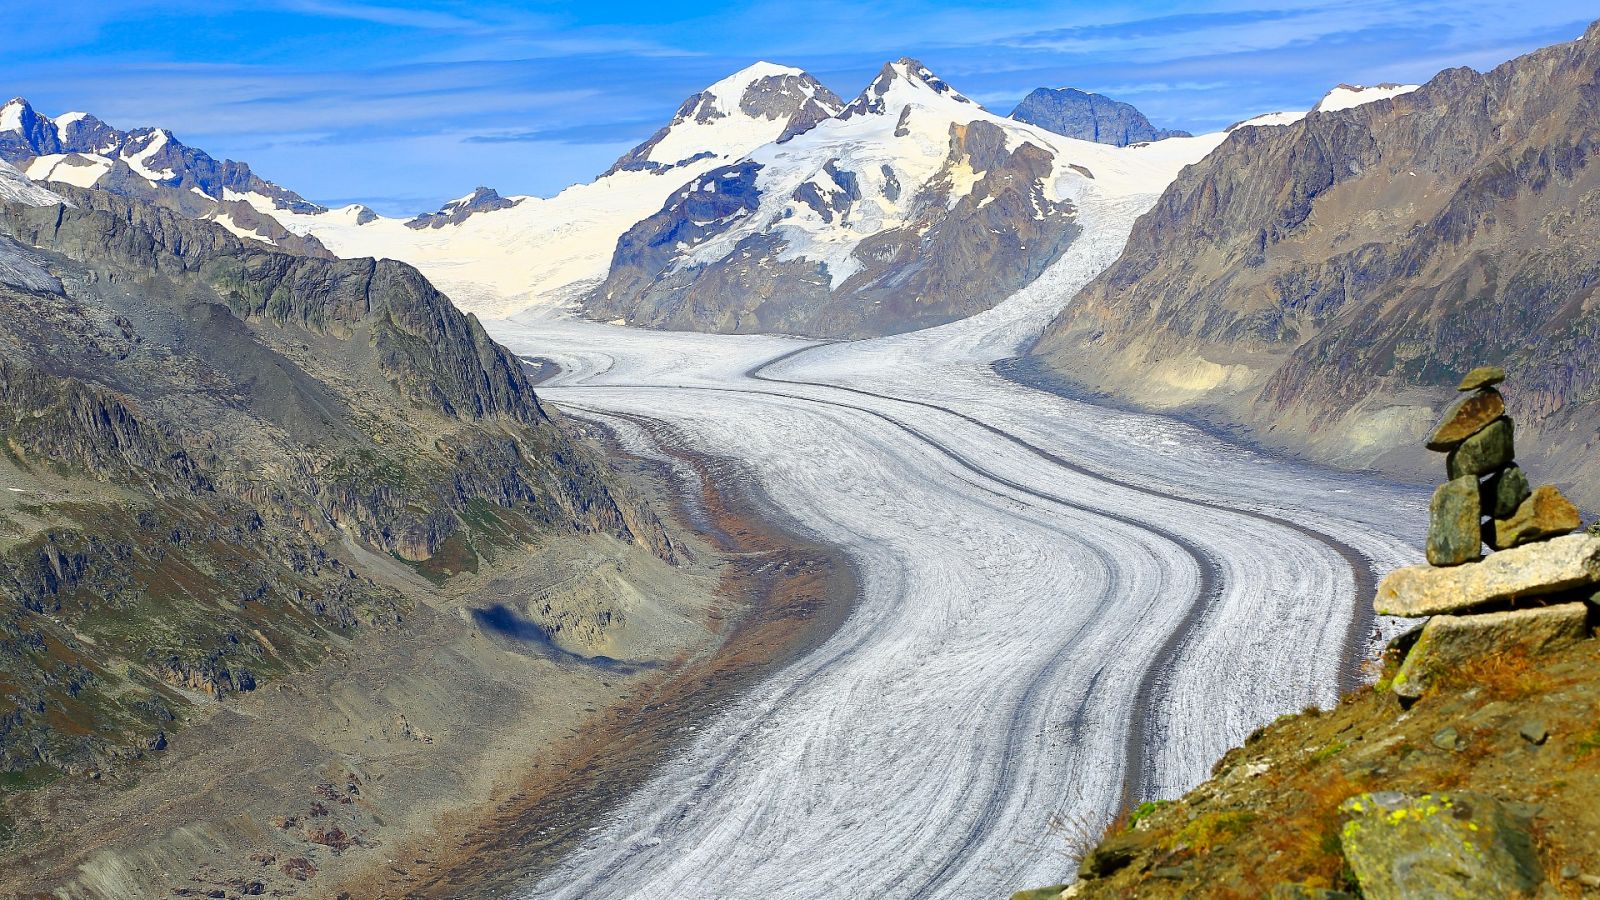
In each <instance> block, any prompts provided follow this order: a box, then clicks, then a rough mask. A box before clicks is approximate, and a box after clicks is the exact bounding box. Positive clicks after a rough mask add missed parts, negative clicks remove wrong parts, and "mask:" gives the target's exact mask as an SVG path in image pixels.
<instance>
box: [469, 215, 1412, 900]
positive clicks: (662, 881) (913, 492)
mask: <svg viewBox="0 0 1600 900" xmlns="http://www.w3.org/2000/svg"><path fill="white" fill-rule="evenodd" d="M1071 199H1072V200H1073V202H1074V204H1075V206H1076V208H1077V209H1078V211H1079V216H1080V217H1081V220H1082V221H1083V222H1084V225H1085V237H1084V239H1082V240H1079V241H1076V242H1075V243H1074V244H1073V245H1072V247H1071V248H1069V249H1068V250H1067V251H1066V253H1065V254H1064V255H1063V256H1062V258H1061V259H1060V260H1059V261H1058V262H1056V263H1055V264H1054V265H1053V266H1051V267H1050V268H1049V270H1048V271H1046V273H1045V274H1044V276H1043V277H1041V278H1040V279H1039V280H1038V281H1037V282H1035V283H1034V284H1033V285H1032V286H1030V287H1029V288H1027V289H1024V290H1022V291H1019V292H1018V293H1016V294H1015V295H1013V296H1012V297H1011V298H1009V299H1008V300H1006V301H1005V302H1004V303H1002V304H1000V305H999V306H997V307H996V308H995V309H993V310H991V311H989V312H987V313H984V314H982V315H979V316H976V317H973V318H970V319H967V320H964V321H961V322H957V323H953V324H950V325H946V326H942V327H939V328H934V329H928V330H924V331H919V332H913V333H910V334H904V335H898V336H893V337H888V338H881V339H877V340H871V341H859V342H854V343H836V344H818V343H812V342H804V341H795V340H789V339H781V338H774V337H762V336H717V335H700V334H687V333H664V332H650V331H640V330H634V329H624V328H615V327H608V326H602V325H596V324H592V323H586V322H580V321H574V320H571V319H563V318H552V317H549V316H540V317H533V318H528V319H524V320H521V321H518V322H502V323H498V324H496V325H494V326H493V330H494V331H495V332H496V336H497V337H498V338H499V339H500V340H502V341H504V342H506V343H507V344H509V345H510V346H511V347H513V349H515V350H516V351H518V352H519V353H526V354H532V355H538V356H543V357H547V358H550V359H554V360H556V361H558V362H559V363H560V364H561V366H562V368H563V374H562V376H561V378H560V379H559V380H558V381H556V382H554V383H552V384H549V385H547V386H546V387H544V388H542V389H541V391H542V395H543V396H544V397H546V398H548V399H549V400H550V401H552V402H554V403H556V404H557V405H559V406H561V407H562V408H563V409H564V410H566V411H567V412H568V413H570V414H572V415H577V416H583V417H588V418H593V419H595V420H598V421H602V422H607V423H609V424H611V425H612V426H614V427H616V428H617V429H618V430H619V431H620V432H621V434H622V435H623V436H624V438H625V439H626V440H627V441H628V442H629V443H630V444H631V445H632V446H634V447H635V449H637V450H639V451H640V452H644V453H648V452H650V448H651V446H652V445H653V443H654V442H659V441H666V440H672V441H681V442H685V443H687V444H688V445H690V446H691V447H693V448H694V449H697V450H699V451H701V452H705V453H710V454H714V455H719V456H725V457H731V458H732V459H733V460H734V461H735V462H736V464H737V466H736V468H737V470H738V471H742V472H748V473H749V474H750V477H752V478H755V479H756V480H758V481H759V482H760V485H761V487H762V491H763V493H764V494H765V495H766V496H767V497H768V498H770V502H771V503H772V505H773V506H774V508H775V512H776V514H780V515H784V516H786V517H788V518H790V519H792V520H793V521H794V522H796V523H797V524H799V525H800V526H801V527H803V528H805V529H807V530H809V531H811V532H813V533H815V534H816V535H817V536H818V537H820V538H821V539H823V540H826V541H828V542H831V543H833V544H836V545H838V546H840V547H842V548H844V550H845V551H847V552H848V553H849V555H850V557H851V558H852V559H853V561H854V562H855V564H856V565H857V566H858V568H859V571H860V596H859V598H858V601H857V604H856V606H855V609H854V611H853V613H852V614H851V616H850V617H849V618H848V620H847V621H846V622H845V623H844V624H843V626H842V627H841V628H840V630H839V631H838V632H837V633H836V634H835V635H834V636H833V637H832V638H831V639H830V640H828V641H827V642H826V643H825V644H824V645H823V646H821V647H819V648H817V649H816V650H815V651H813V652H812V653H810V654H809V655H807V656H805V657H803V658H802V659H800V660H798V661H797V662H795V663H794V664H792V665H791V666H790V667H788V668H787V669H785V670H784V671H782V672H781V673H779V674H778V675H777V676H775V677H773V678H772V679H770V680H769V681H767V682H766V683H764V684H762V685H760V686H759V687H757V688H756V689H753V690H751V691H750V692H749V693H748V694H747V695H746V696H744V697H743V698H742V699H741V700H739V701H738V702H737V703H735V704H733V705H731V706H730V707H729V708H728V709H726V710H725V711H723V712H722V713H721V714H720V715H718V716H717V717H715V718H714V719H713V720H712V721H711V722H709V723H708V724H707V725H706V726H705V727H704V728H703V729H702V730H701V731H700V732H699V734H698V735H697V737H696V738H695V739H694V740H693V741H691V742H690V744H689V745H688V746H687V747H686V748H685V749H684V750H683V751H682V752H681V753H679V754H678V755H677V756H676V757H675V758H674V759H672V760H670V761H669V762H668V763H666V764H665V765H664V767H663V768H662V770H661V771H660V773H659V775H657V776H656V777H655V778H654V779H653V780H652V781H651V782H649V783H648V784H647V785H646V786H645V787H643V788H642V789H641V790H640V791H638V793H637V794H636V795H635V796H633V797H632V798H631V799H630V800H628V801H627V802H625V803H624V804H623V805H622V806H621V808H619V809H617V810H616V811H615V812H614V814H613V815H612V816H611V818H610V819H609V821H608V822H607V823H606V825H605V826H604V827H603V828H601V829H599V830H597V831H596V832H594V834H593V836H592V838H591V839H589V840H588V841H587V842H586V843H585V844H584V845H583V846H582V847H581V848H580V849H579V850H578V851H576V852H575V853H574V854H573V855H572V856H571V857H570V858H568V859H567V860H566V862H565V863H564V864H563V865H561V866H560V867H559V868H558V869H557V870H556V871H554V872H551V873H549V875H548V876H547V877H545V878H543V879H542V880H540V881H538V882H537V883H532V884H529V885H527V886H526V887H525V888H524V889H523V892H522V894H523V895H524V896H528V897H559V898H579V897H582V898H612V897H641V898H643V897H650V898H659V897H672V898H726V897H763V898H796V900H799V898H805V900H815V898H834V897H837V898H854V897H887V898H900V897H903V898H913V897H916V898H922V897H952V898H956V897H976V896H1004V895H1005V894H1006V893H1007V892H1008V891H1009V890H1011V889H1013V888H1015V887H1016V886H1018V885H1022V884H1029V883H1047V882H1050V881H1054V880H1059V879H1060V878H1061V877H1062V876H1063V875H1064V874H1065V873H1067V872H1069V871H1070V870H1071V867H1072V863H1071V860H1070V857H1069V852H1068V847H1069V843H1068V841H1069V839H1070V838H1071V837H1072V836H1073V834H1074V832H1075V831H1076V832H1083V833H1098V829H1099V827H1100V826H1101V825H1102V824H1103V822H1104V821H1105V820H1106V818H1107V817H1108V816H1109V815H1110V814H1111V813H1112V812H1113V811H1114V810H1115V809H1116V808H1118V806H1119V805H1121V804H1122V803H1124V802H1126V801H1128V800H1130V799H1138V798H1141V797H1147V796H1158V795H1171V794H1172V793H1174V792H1176V791H1178V790H1181V789H1182V788H1183V787H1185V786H1187V785H1190V784H1193V783H1194V782H1196V781H1198V780H1199V779H1200V778H1202V777H1203V776H1204V774H1205V772H1206V771H1207V769H1208V767H1209V765H1210V763H1211V761H1212V760H1213V759H1214V758H1215V757H1216V756H1217V755H1218V754H1219V753H1220V752H1221V751H1222V750H1223V748H1225V747H1227V746H1229V745H1231V744H1232V743H1233V742H1236V741H1237V740H1238V739H1240V738H1242V737H1243V736H1244V735H1245V734H1246V733H1247V732H1248V731H1249V730H1250V729H1251V728H1252V727H1254V726H1255V725H1257V724H1259V723H1262V722H1265V721H1268V720H1270V719H1271V718H1273V717H1274V716H1276V715H1277V714H1279V713H1282V712H1286V711H1289V710H1294V709H1299V708H1301V707H1303V706H1304V705H1306V704H1307V703H1310V702H1323V703H1326V702H1329V701H1331V700H1332V699H1333V697H1334V696H1335V692H1336V690H1337V688H1338V686H1339V685H1340V684H1341V683H1342V682H1348V680H1349V678H1350V673H1351V670H1350V666H1351V664H1352V661H1353V660H1354V659H1355V658H1356V657H1359V656H1361V655H1362V654H1363V653H1365V652H1366V651H1367V649H1368V645H1369V642H1370V640H1371V639H1372V638H1373V635H1374V631H1373V628H1374V626H1373V623H1372V622H1370V621H1369V620H1367V619H1365V618H1363V617H1362V616H1361V615H1360V610H1361V608H1362V607H1363V605H1364V602H1365V599H1366V598H1365V597H1359V598H1358V596H1357V594H1358V592H1360V591H1362V590H1364V588H1365V586H1366V585H1368V584H1370V582H1371V579H1372V577H1373V573H1374V571H1379V572H1381V571H1383V570H1385V569H1387V568H1389V567H1391V566H1393V565H1395V564H1397V563H1398V561H1399V560H1401V559H1402V558H1403V557H1404V556H1406V555H1407V554H1408V552H1409V551H1408V549H1407V546H1408V542H1411V541H1414V540H1415V539H1416V537H1417V535H1416V531H1417V528H1418V525H1419V523H1418V522H1416V521H1412V520H1411V519H1410V518H1407V516H1406V515H1405V514H1397V512H1396V510H1398V509H1413V508H1418V506H1419V504H1418V503H1417V498H1416V497H1415V496H1413V495H1412V494H1411V493H1410V492H1409V491H1408V490H1406V489H1400V488H1392V487H1387V486H1383V485H1373V484H1370V483H1366V482H1363V481H1361V480H1360V479H1358V478H1356V477H1353V476H1342V475H1333V474H1328V473H1323V472H1319V471H1315V470H1311V469H1307V468H1302V467H1297V466H1294V465H1290V464H1287V463H1283V462H1279V461H1276V460H1274V459H1271V458H1268V457H1265V456H1262V455H1259V454H1256V453H1253V452H1249V451H1245V450H1240V449H1237V448H1234V447H1230V446H1228V445H1225V444H1221V443H1219V442H1217V441H1215V440H1212V439H1210V438H1208V437H1206V436H1205V435H1203V434H1202V433H1200V432H1198V431H1196V430H1194V429H1192V428H1189V427H1186V426H1183V425H1180V424H1177V423H1174V422H1172V421H1168V420H1164V419H1160V418H1156V417H1149V416H1141V415H1133V414H1125V413H1116V412H1111V411H1107V410H1103V409H1099V408H1096V407H1093V406H1089V405H1085V404H1082V403H1077V402H1072V401H1068V400H1064V399H1061V398H1058V397H1055V396H1053V395H1050V394H1045V393H1042V392H1039V391H1035V390H1030V389H1027V388H1024V387H1021V386H1018V385H1016V384H1013V383H1011V382H1008V381H1004V380H1002V379H1000V378H999V377H998V376H996V375H995V374H994V372H993V371H992V370H991V369H990V363H992V362H993V361H994V360H996V359H999V358H1002V357H1007V356H1010V355H1013V354H1014V353H1015V352H1016V348H1017V347H1018V346H1020V345H1021V343H1023V342H1024V341H1026V340H1028V339H1029V338H1030V337H1031V336H1032V335H1033V334H1034V333H1036V332H1037V331H1038V330H1039V329H1040V328H1041V327H1042V326H1043V324H1044V323H1045V322H1047V321H1048V320H1049V318H1050V317H1051V316H1052V315H1054V313H1055V312H1056V311H1057V310H1059V308H1060V307H1061V305H1062V303H1063V302H1064V301H1065V299H1066V298H1069V297H1070V296H1071V295H1072V293H1074V292H1075V291H1076V290H1077V289H1078V288H1079V287H1080V286H1081V285H1082V284H1084V283H1085V282H1086V281H1087V280H1088V279H1089V278H1090V277H1092V276H1093V275H1094V274H1095V273H1096V272H1098V271H1099V270H1100V269H1102V268H1103V267H1104V266H1105V265H1107V264H1108V263H1109V261H1110V260H1111V258H1112V257H1114V256H1115V254H1116V253H1117V252H1118V249H1119V248H1120V246H1121V244H1122V242H1123V240H1124V239H1125V237H1126V234H1127V231H1128V229H1129V227H1130V226H1131V223H1132V221H1133V219H1134V217H1135V216H1137V215H1138V214H1139V213H1141V212H1142V211H1144V209H1146V208H1148V206H1149V204H1150V203H1151V202H1152V201H1153V200H1154V196H1153V195H1150V194H1133V193H1125V194H1122V195H1120V196H1119V195H1111V194H1109V193H1102V192H1099V191H1098V190H1097V189H1096V188H1094V187H1093V186H1089V187H1082V188H1080V189H1079V191H1078V192H1077V193H1076V194H1074V195H1073V196H1072V198H1071ZM638 421H648V422H652V423H655V424H654V425H653V426H652V427H651V428H642V427H639V426H638V425H636V424H633V423H636V422H638ZM1358 487H1359V490H1356V488H1358ZM1396 523H1398V524H1396Z"/></svg>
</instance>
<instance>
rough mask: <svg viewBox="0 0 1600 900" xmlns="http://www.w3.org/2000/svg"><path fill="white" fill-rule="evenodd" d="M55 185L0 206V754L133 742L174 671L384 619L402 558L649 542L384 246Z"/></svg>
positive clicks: (320, 652)
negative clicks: (360, 256) (49, 199)
mask: <svg viewBox="0 0 1600 900" xmlns="http://www.w3.org/2000/svg"><path fill="white" fill-rule="evenodd" d="M58 190H59V191H60V192H61V193H62V194H63V195H64V196H65V197H66V198H67V199H68V200H70V201H71V203H72V206H65V205H52V206H43V207H40V206H27V205H22V204H18V203H9V204H6V205H4V206H3V207H0V484H3V485H4V486H5V488H6V490H4V491H0V560H3V562H0V684H3V685H4V686H5V691H4V697H5V698H6V700H5V705H4V707H3V708H0V771H4V772H7V773H11V774H12V775H13V776H15V773H19V772H21V773H25V777H24V778H23V784H24V785H26V784H28V783H29V779H32V778H35V777H38V778H48V777H51V775H50V773H60V772H63V771H65V772H77V773H82V772H88V771H101V770H106V769H115V768H116V767H117V766H118V765H119V760H121V759H123V758H125V757H129V756H139V755H142V754H144V753H146V752H149V751H151V750H159V749H161V748H162V747H163V746H164V745H165V736H164V732H165V731H166V730H168V729H171V728H173V727H174V723H175V722H176V721H177V720H179V719H181V718H182V715H181V711H182V710H183V709H184V708H185V707H186V706H188V705H189V704H192V703H194V702H196V700H197V699H203V698H204V697H205V696H207V695H209V696H210V697H213V698H220V697H223V696H225V695H227V694H230V693H235V692H247V691H251V690H254V689H255V688H256V686H257V685H258V683H260V682H261V681H262V680H263V679H267V678H271V677H275V676H278V675H282V674H285V673H289V672H294V671H299V670H302V669H304V668H306V667H309V666H311V665H313V664H314V663H315V662H316V661H317V660H319V659H321V658H322V657H323V656H324V655H325V653H326V652H328V650H329V648H330V647H332V646H335V645H339V644H340V643H341V642H342V641H344V640H345V639H346V638H347V637H348V636H349V635H350V634H351V633H352V631H353V630H355V629H360V628H386V627H394V626H395V625H396V624H397V623H399V622H401V621H403V620H404V619H405V618H406V608H407V606H408V604H409V603H411V602H412V601H413V599H414V598H413V597H412V596H411V595H409V594H407V593H405V592H403V591H400V590H397V588H396V585H401V584H404V583H405V579H404V578H399V577H398V576H396V575H395V574H394V571H395V570H399V571H400V572H401V573H402V574H405V573H404V568H405V567H406V566H407V565H409V566H410V567H411V568H412V569H414V570H415V573H416V574H408V575H406V578H409V579H411V580H414V581H416V580H420V579H417V578H416V575H417V574H420V575H422V576H424V577H426V578H430V579H434V580H438V581H443V580H445V579H447V578H448V577H450V576H451V575H452V574H456V573H461V572H463V571H476V570H477V568H478V566H479V565H480V564H482V563H484V561H485V560H487V559H489V558H491V557H493V556H495V555H496V554H497V553H499V552H500V550H502V549H521V548H524V547H526V546H527V545H529V544H531V543H532V542H535V541H538V540H540V539H541V536H544V535H549V534H552V533H558V532H572V531H581V532H589V533H604V534H610V535H615V536H617V537H618V538H621V539H623V540H628V541H634V542H638V543H640V544H641V545H643V546H646V547H649V548H651V549H653V550H654V551H656V552H658V553H660V554H663V555H670V553H671V551H670V549H669V548H668V547H667V545H666V543H665V540H664V538H663V537H662V534H661V532H660V530H659V527H658V526H657V525H656V524H655V522H654V519H653V518H651V517H650V515H649V514H648V513H646V512H644V511H642V510H639V509H636V508H635V507H634V506H632V505H630V504H629V503H626V502H623V501H619V500H618V499H617V497H616V496H615V494H614V492H613V491H612V489H611V488H610V486H609V485H608V483H607V481H606V478H605V477H604V475H603V472H602V470H601V469H600V468H599V466H598V465H597V464H596V463H595V462H594V461H593V460H592V459H590V457H589V456H588V454H587V453H586V452H585V451H583V450H582V449H581V448H579V447H577V446H575V445H574V444H573V443H572V442H571V441H570V440H569V438H568V437H567V435H566V434H565V433H564V432H563V431H562V429H561V427H560V426H559V425H558V423H557V422H555V421H553V420H552V419H551V418H550V416H549V415H547V413H546V411H545V410H544V409H543V408H542V407H541V405H540V404H539V401H538V398H537V397H536V396H535V394H534V392H533V389H532V387H531V386H530V385H529V383H528V381H527V379H526V377H525V376H524V374H523V372H522V370H521V368H520V366H519V364H518V363H517V361H516V360H515V359H514V358H513V357H512V356H511V355H510V354H509V353H508V352H507V351H505V350H504V349H503V348H501V347H499V346H498V345H496V344H494V343H493V342H492V341H491V340H490V339H489V338H488V336H487V335H486V334H485V333H484V331H483V329H482V327H481V326H480V325H479V324H478V322H477V320H476V319H474V318H472V317H470V316H463V315H462V314H461V313H459V312H458V311H456V310H455V308H454V307H453V306H452V305H451V304H450V302H449V301H448V299H447V298H445V297H444V295H442V294H440V293H439V292H438V291H436V290H434V289H433V287H432V286H431V285H429V284H428V282H427V281H426V280H425V279H424V278H423V277H422V276H421V275H420V274H419V273H418V272H416V270H414V269H412V268H411V267H409V266H406V265H404V264H402V263H397V262H393V261H388V260H384V261H374V260H371V259H364V260H339V261H334V260H325V259H320V258H314V257H306V256H298V255H293V254H287V253H283V252H279V251H277V250H274V249H272V248H269V247H266V246H264V245H261V244H259V243H257V242H254V241H246V240H241V239H238V238H236V237H234V236H232V235H231V234H229V233H228V232H227V231H225V230H224V229H222V228H220V227H217V226H215V225H212V224H209V223H203V222H194V221H190V220H186V219H183V218H181V217H179V216H177V215H176V214H174V213H171V212H169V211H167V210H165V209H162V208H160V207H158V206H153V205H150V204H148V203H144V202H141V201H138V200H132V199H128V198H125V197H119V196H115V195H113V194H110V193H107V192H105V191H100V190H84V189H81V188H75V187H71V186H60V187H59V188H58ZM8 784H10V782H8ZM0 831H3V829H0Z"/></svg>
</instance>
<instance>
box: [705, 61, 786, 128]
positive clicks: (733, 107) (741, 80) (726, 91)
mask: <svg viewBox="0 0 1600 900" xmlns="http://www.w3.org/2000/svg"><path fill="white" fill-rule="evenodd" d="M810 77H811V76H810V75H807V74H806V72H805V70H804V69H796V68H794V67H793V66H780V65H778V64H777V63H769V62H756V63H752V64H750V65H748V66H745V67H744V68H742V69H740V70H739V71H737V72H735V73H733V74H732V75H729V76H728V77H726V78H724V79H722V80H720V81H717V82H716V83H714V84H712V85H711V86H710V87H707V88H706V89H705V90H703V91H701V92H700V93H699V94H697V95H696V96H697V97H701V98H705V100H707V101H708V102H711V103H713V104H715V106H716V108H717V110H718V112H720V113H722V114H723V115H729V116H731V115H737V114H738V112H739V104H740V103H741V102H742V101H743V100H744V97H745V94H746V93H748V92H749V91H751V90H752V89H757V88H759V86H760V85H761V84H762V82H765V81H769V80H773V79H784V78H794V79H801V80H804V79H809V78H810Z"/></svg>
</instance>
